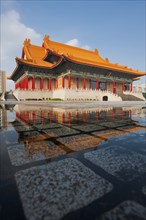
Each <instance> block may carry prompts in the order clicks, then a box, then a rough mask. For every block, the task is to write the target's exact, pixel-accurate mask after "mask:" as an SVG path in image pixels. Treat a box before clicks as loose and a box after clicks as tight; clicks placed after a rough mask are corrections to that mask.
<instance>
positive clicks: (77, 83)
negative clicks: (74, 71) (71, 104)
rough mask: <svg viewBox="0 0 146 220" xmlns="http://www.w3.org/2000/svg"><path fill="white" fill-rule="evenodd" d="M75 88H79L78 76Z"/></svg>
mask: <svg viewBox="0 0 146 220" xmlns="http://www.w3.org/2000/svg"><path fill="white" fill-rule="evenodd" d="M76 85H77V86H76V88H77V89H78V88H79V78H76Z"/></svg>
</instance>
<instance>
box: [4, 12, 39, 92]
mask: <svg viewBox="0 0 146 220" xmlns="http://www.w3.org/2000/svg"><path fill="white" fill-rule="evenodd" d="M25 38H30V39H31V42H32V43H33V44H38V45H41V41H42V37H41V35H40V34H39V33H37V32H36V31H35V30H34V29H33V28H30V27H28V26H26V25H25V24H23V23H22V22H21V18H20V14H19V13H18V12H17V11H15V10H10V11H6V12H5V13H3V14H2V15H1V39H0V40H1V42H0V44H1V56H0V59H1V69H3V70H5V71H6V74H7V75H10V74H11V72H12V71H13V70H14V68H15V67H16V63H15V57H16V56H18V57H21V49H22V46H23V41H24V40H25ZM10 88H12V83H10V82H8V89H10Z"/></svg>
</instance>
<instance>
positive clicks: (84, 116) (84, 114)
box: [83, 112, 86, 125]
mask: <svg viewBox="0 0 146 220" xmlns="http://www.w3.org/2000/svg"><path fill="white" fill-rule="evenodd" d="M83 121H84V125H86V112H84V113H83Z"/></svg>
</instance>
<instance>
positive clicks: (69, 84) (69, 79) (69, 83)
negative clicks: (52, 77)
mask: <svg viewBox="0 0 146 220" xmlns="http://www.w3.org/2000/svg"><path fill="white" fill-rule="evenodd" d="M70 86H71V76H70V73H68V89H70Z"/></svg>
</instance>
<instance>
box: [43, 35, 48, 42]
mask: <svg viewBox="0 0 146 220" xmlns="http://www.w3.org/2000/svg"><path fill="white" fill-rule="evenodd" d="M43 40H44V41H47V43H48V42H49V40H50V35H45V36H44V39H43Z"/></svg>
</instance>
